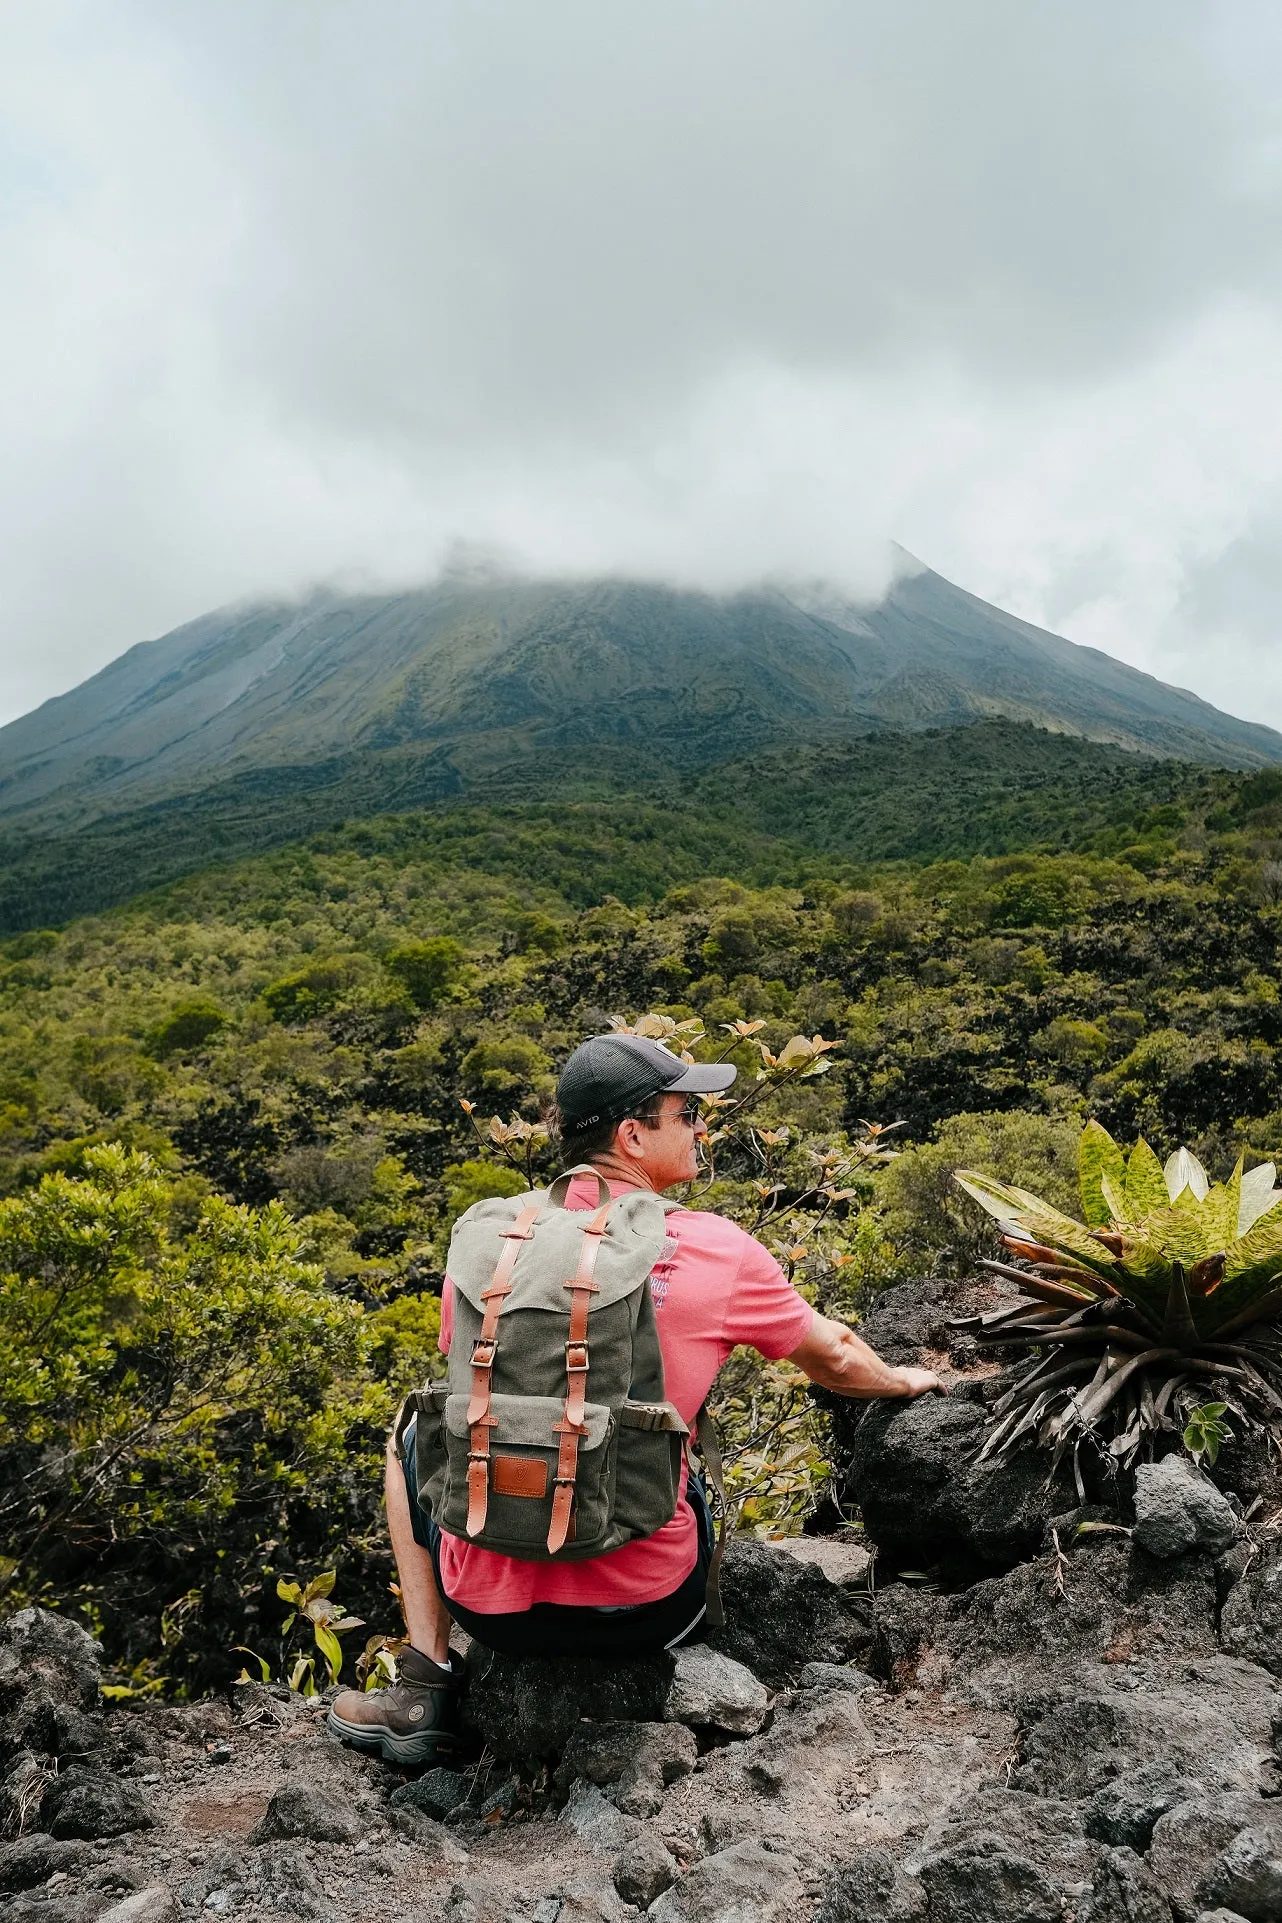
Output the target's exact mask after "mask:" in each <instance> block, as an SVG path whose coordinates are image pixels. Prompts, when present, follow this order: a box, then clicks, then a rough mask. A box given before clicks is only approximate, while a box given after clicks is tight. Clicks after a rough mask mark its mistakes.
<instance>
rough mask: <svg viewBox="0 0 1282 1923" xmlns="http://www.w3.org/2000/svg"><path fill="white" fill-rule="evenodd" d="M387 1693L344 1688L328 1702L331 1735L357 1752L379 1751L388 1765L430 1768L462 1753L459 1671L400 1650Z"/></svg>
mask: <svg viewBox="0 0 1282 1923" xmlns="http://www.w3.org/2000/svg"><path fill="white" fill-rule="evenodd" d="M397 1675H398V1680H397V1681H396V1682H395V1683H393V1684H392V1685H391V1687H390V1688H389V1689H372V1690H369V1691H368V1692H366V1691H363V1690H359V1689H345V1690H343V1691H342V1693H341V1694H340V1695H338V1696H336V1697H335V1698H334V1700H333V1702H332V1703H331V1704H330V1708H329V1716H328V1718H327V1721H328V1726H329V1729H330V1731H331V1733H332V1734H333V1735H335V1736H337V1737H338V1738H339V1739H340V1741H342V1742H344V1743H351V1744H353V1745H354V1746H355V1747H356V1748H357V1749H369V1750H381V1751H382V1753H383V1759H384V1761H385V1762H388V1763H411V1764H413V1765H414V1766H415V1767H418V1766H419V1765H420V1764H421V1765H423V1766H424V1767H426V1766H427V1765H428V1764H430V1763H442V1762H449V1761H451V1760H452V1758H453V1757H454V1755H455V1753H456V1752H457V1749H458V1701H459V1685H458V1673H457V1671H456V1670H453V1669H443V1668H442V1667H441V1665H440V1664H439V1663H434V1662H433V1661H432V1660H431V1658H430V1657H428V1656H422V1655H420V1654H419V1652H418V1650H417V1649H405V1650H402V1652H401V1654H400V1657H399V1659H398V1664H397Z"/></svg>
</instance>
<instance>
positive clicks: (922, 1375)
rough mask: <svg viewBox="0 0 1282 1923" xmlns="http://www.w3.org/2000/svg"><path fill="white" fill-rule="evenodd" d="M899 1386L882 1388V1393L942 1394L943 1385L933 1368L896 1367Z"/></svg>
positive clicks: (905, 1394)
mask: <svg viewBox="0 0 1282 1923" xmlns="http://www.w3.org/2000/svg"><path fill="white" fill-rule="evenodd" d="M895 1374H896V1376H897V1377H898V1378H899V1384H900V1386H899V1387H898V1388H897V1389H883V1390H882V1394H883V1395H901V1396H928V1395H930V1394H931V1393H932V1391H933V1392H934V1393H935V1394H936V1395H943V1394H944V1385H943V1383H942V1382H941V1381H940V1380H939V1377H938V1376H937V1375H936V1374H935V1371H934V1370H933V1369H896V1370H895Z"/></svg>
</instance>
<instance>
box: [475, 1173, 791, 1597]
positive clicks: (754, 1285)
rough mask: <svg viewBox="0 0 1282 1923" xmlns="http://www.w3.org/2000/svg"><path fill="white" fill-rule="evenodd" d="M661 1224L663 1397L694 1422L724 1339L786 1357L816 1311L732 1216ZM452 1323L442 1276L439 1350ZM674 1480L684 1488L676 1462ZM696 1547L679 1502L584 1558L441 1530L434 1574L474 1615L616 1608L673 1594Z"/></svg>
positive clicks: (654, 1278) (585, 1200) (587, 1203)
mask: <svg viewBox="0 0 1282 1923" xmlns="http://www.w3.org/2000/svg"><path fill="white" fill-rule="evenodd" d="M610 1193H611V1195H625V1194H626V1193H627V1184H626V1183H623V1182H611V1184H610ZM566 1199H567V1201H568V1202H569V1204H570V1206H571V1207H572V1208H589V1207H590V1208H595V1207H596V1184H595V1182H592V1181H589V1180H588V1179H587V1178H586V1177H584V1178H583V1179H582V1180H581V1181H577V1182H575V1183H574V1184H573V1186H572V1187H571V1189H570V1193H569V1195H568V1197H567V1198H566ZM667 1227H668V1240H667V1243H666V1244H665V1247H664V1251H663V1254H662V1255H661V1256H660V1258H659V1260H658V1262H656V1264H655V1266H654V1268H653V1270H652V1271H651V1274H650V1295H651V1299H652V1300H653V1302H654V1309H655V1321H656V1324H657V1326H658V1330H659V1346H660V1348H661V1349H662V1351H663V1371H664V1380H665V1384H666V1388H667V1395H668V1400H669V1401H670V1402H674V1403H675V1404H676V1406H677V1408H678V1409H679V1410H680V1412H681V1416H682V1419H683V1420H684V1421H686V1422H688V1423H689V1424H690V1426H691V1428H693V1426H694V1419H695V1417H696V1415H697V1414H698V1413H699V1410H700V1408H701V1407H702V1406H703V1403H704V1402H705V1400H706V1399H707V1395H708V1391H709V1390H710V1389H711V1387H712V1384H713V1380H714V1378H715V1376H716V1374H717V1371H718V1369H719V1368H720V1367H721V1365H722V1363H723V1362H724V1361H725V1359H726V1357H727V1356H728V1355H729V1354H730V1351H731V1350H732V1349H733V1348H736V1347H737V1346H738V1344H739V1343H741V1342H746V1343H749V1344H751V1346H752V1347H753V1348H754V1349H758V1350H760V1352H761V1354H762V1355H764V1356H768V1357H769V1358H770V1360H771V1361H777V1360H778V1359H779V1357H781V1356H785V1355H791V1354H792V1351H793V1350H794V1349H795V1348H797V1347H798V1345H799V1344H800V1343H801V1342H803V1341H804V1340H805V1338H806V1336H807V1335H808V1334H809V1332H810V1325H811V1322H812V1320H813V1317H814V1311H813V1310H812V1308H811V1307H810V1304H809V1303H808V1302H807V1301H806V1300H805V1298H804V1297H803V1296H801V1295H798V1293H797V1291H796V1289H794V1288H793V1286H792V1284H791V1283H790V1282H789V1281H788V1279H787V1277H786V1276H785V1275H784V1272H783V1270H782V1269H781V1268H780V1267H779V1264H778V1263H777V1262H776V1261H775V1259H774V1257H773V1256H772V1255H771V1254H770V1253H769V1252H768V1251H767V1250H766V1249H763V1248H762V1246H761V1244H760V1242H756V1241H754V1240H753V1238H752V1236H750V1235H748V1234H746V1233H745V1232H744V1230H743V1229H741V1228H737V1227H736V1226H735V1224H734V1223H733V1222H727V1221H726V1220H725V1219H724V1218H723V1217H722V1216H720V1215H708V1214H704V1213H702V1212H701V1211H699V1210H697V1209H680V1210H676V1211H674V1212H673V1213H672V1214H671V1215H669V1216H668V1218H667ZM453 1327H454V1290H453V1285H452V1283H451V1282H450V1280H449V1278H448V1277H447V1278H446V1282H445V1288H444V1291H443V1294H442V1297H441V1341H440V1346H441V1348H442V1349H443V1350H445V1351H448V1349H449V1346H450V1337H451V1335H452V1333H453ZM681 1488H682V1495H683V1497H684V1493H685V1471H684V1469H683V1470H682V1482H681ZM698 1548H699V1545H698V1538H697V1534H696V1524H695V1518H694V1511H693V1510H692V1509H691V1508H690V1505H689V1503H687V1502H685V1501H684V1500H682V1501H680V1502H678V1504H677V1512H676V1514H675V1516H673V1518H672V1520H671V1522H667V1523H665V1524H664V1525H663V1527H662V1529H659V1530H657V1531H656V1532H655V1534H654V1535H652V1536H646V1537H644V1538H643V1539H642V1540H640V1541H638V1542H625V1543H624V1544H623V1546H622V1547H621V1548H619V1549H612V1550H611V1551H610V1553H609V1554H608V1555H605V1556H593V1557H592V1558H591V1559H590V1560H588V1561H585V1562H566V1563H556V1562H518V1561H516V1559H515V1558H514V1557H512V1556H500V1555H496V1553H495V1552H494V1551H493V1550H492V1549H482V1548H481V1547H480V1546H479V1545H478V1544H476V1543H472V1542H464V1541H463V1540H462V1539H461V1538H460V1537H458V1536H446V1535H443V1536H442V1537H441V1579H442V1583H443V1585H444V1589H445V1593H446V1596H447V1597H448V1598H450V1599H451V1600H452V1601H454V1602H459V1603H462V1604H463V1606H464V1608H466V1609H472V1610H475V1611H476V1612H477V1613H478V1614H480V1615H506V1614H508V1613H509V1612H517V1611H520V1610H525V1609H529V1608H530V1607H531V1606H532V1605H533V1604H534V1603H538V1602H549V1603H577V1604H579V1605H580V1606H585V1605H592V1606H597V1607H613V1608H619V1607H621V1606H623V1605H625V1604H628V1603H646V1602H658V1601H659V1600H660V1598H661V1597H664V1596H670V1595H671V1594H672V1591H673V1590H674V1589H679V1588H680V1586H681V1584H682V1583H683V1582H684V1581H685V1579H686V1577H687V1576H688V1575H689V1574H690V1571H691V1570H692V1569H693V1568H694V1565H695V1560H696V1557H697V1555H698Z"/></svg>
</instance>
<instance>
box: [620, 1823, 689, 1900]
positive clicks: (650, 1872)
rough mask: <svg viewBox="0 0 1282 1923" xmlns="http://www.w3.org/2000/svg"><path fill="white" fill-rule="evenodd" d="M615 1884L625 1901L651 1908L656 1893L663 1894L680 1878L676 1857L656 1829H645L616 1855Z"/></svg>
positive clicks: (657, 1894)
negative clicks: (666, 1846) (667, 1848)
mask: <svg viewBox="0 0 1282 1923" xmlns="http://www.w3.org/2000/svg"><path fill="white" fill-rule="evenodd" d="M612 1874H613V1877H614V1887H615V1889H616V1890H617V1891H618V1892H619V1895H620V1896H621V1897H622V1898H623V1900H624V1902H625V1903H634V1904H635V1905H636V1907H637V1908H638V1909H639V1910H646V1909H649V1907H650V1905H651V1903H653V1901H654V1899H655V1897H656V1896H662V1894H663V1892H664V1891H665V1890H666V1889H669V1888H671V1886H672V1884H673V1883H674V1882H675V1881H676V1878H677V1863H676V1858H675V1857H674V1856H672V1855H671V1854H670V1853H669V1851H668V1850H666V1849H665V1848H664V1846H663V1843H662V1842H661V1840H660V1839H659V1838H658V1837H657V1836H656V1835H655V1834H654V1831H653V1830H642V1832H641V1834H640V1836H638V1837H637V1838H636V1840H635V1842H632V1843H629V1844H628V1846H627V1848H626V1849H625V1850H624V1851H623V1853H622V1855H620V1856H618V1857H617V1858H616V1859H615V1863H614V1868H613V1871H612Z"/></svg>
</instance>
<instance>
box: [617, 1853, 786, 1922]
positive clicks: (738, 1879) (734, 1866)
mask: <svg viewBox="0 0 1282 1923" xmlns="http://www.w3.org/2000/svg"><path fill="white" fill-rule="evenodd" d="M801 1899H802V1888H801V1883H800V1880H799V1879H798V1876H797V1873H796V1866H795V1864H794V1863H793V1861H792V1859H791V1858H790V1857H789V1856H787V1855H784V1854H781V1853H779V1852H776V1851H774V1850H768V1849H766V1848H765V1847H764V1846H763V1845H762V1844H761V1843H756V1842H743V1843H733V1844H731V1846H730V1848H729V1849H728V1850H720V1851H718V1853H717V1854H716V1855H715V1856H705V1857H704V1859H703V1861H702V1862H701V1863H696V1864H695V1865H694V1867H693V1868H692V1869H690V1870H687V1872H686V1874H685V1875H684V1876H683V1877H682V1878H681V1881H680V1882H679V1883H674V1884H673V1886H672V1888H671V1889H669V1890H665V1892H664V1893H663V1895H662V1896H660V1897H659V1898H658V1900H657V1901H656V1902H654V1903H652V1904H651V1905H650V1908H649V1910H648V1912H647V1914H648V1915H649V1916H651V1917H653V1918H654V1923H796V1919H797V1916H798V1915H799V1913H800V1905H801Z"/></svg>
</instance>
